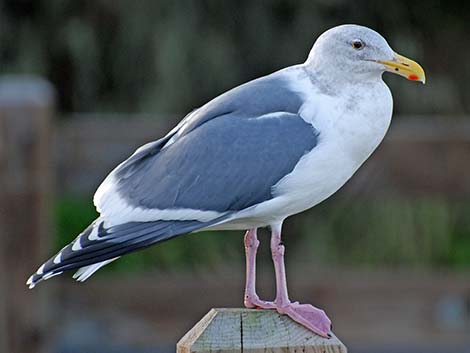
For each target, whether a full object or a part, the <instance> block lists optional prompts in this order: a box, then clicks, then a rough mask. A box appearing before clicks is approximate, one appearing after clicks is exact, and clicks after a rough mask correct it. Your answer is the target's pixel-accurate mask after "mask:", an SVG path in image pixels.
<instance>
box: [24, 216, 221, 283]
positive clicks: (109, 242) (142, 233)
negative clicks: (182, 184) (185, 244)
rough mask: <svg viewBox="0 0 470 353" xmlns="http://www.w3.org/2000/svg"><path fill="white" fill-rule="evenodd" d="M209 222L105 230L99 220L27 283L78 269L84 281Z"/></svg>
mask: <svg viewBox="0 0 470 353" xmlns="http://www.w3.org/2000/svg"><path fill="white" fill-rule="evenodd" d="M219 221H220V219H217V220H213V221H210V222H199V221H195V220H191V221H155V222H129V223H124V224H121V225H117V226H112V227H109V228H105V225H104V221H103V220H102V219H100V218H98V219H97V220H96V221H94V222H93V223H92V224H90V226H88V228H86V229H85V230H84V231H83V232H82V233H81V234H79V235H78V237H77V238H76V239H75V240H74V241H73V242H72V243H70V244H69V245H67V246H66V247H64V248H63V249H62V250H61V251H59V252H58V253H57V254H56V255H55V256H54V257H52V258H50V259H49V260H48V261H46V262H45V263H44V264H43V265H41V266H40V267H39V269H38V270H37V271H36V273H34V274H33V275H32V276H31V277H30V278H29V279H28V281H27V282H26V284H27V285H28V286H29V288H34V287H35V286H36V284H37V283H39V282H41V281H43V280H46V279H49V278H51V277H54V276H57V275H59V274H61V273H63V272H64V271H69V270H73V269H79V270H78V271H77V272H76V274H75V275H74V278H75V279H77V280H78V281H82V282H83V281H85V280H86V279H88V278H89V277H90V276H91V275H92V274H93V273H95V272H96V271H97V270H98V269H100V268H101V267H103V266H104V265H107V264H108V263H110V262H111V261H113V260H115V259H117V258H118V257H120V256H121V255H124V254H127V253H129V252H132V251H136V250H139V249H142V248H145V247H148V246H150V245H153V244H155V243H159V242H162V241H165V240H168V239H170V238H173V237H175V236H178V235H182V234H186V233H190V232H193V231H195V230H198V229H202V228H205V227H208V226H210V225H212V224H215V223H216V222H219Z"/></svg>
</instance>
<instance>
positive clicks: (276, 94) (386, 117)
mask: <svg viewBox="0 0 470 353" xmlns="http://www.w3.org/2000/svg"><path fill="white" fill-rule="evenodd" d="M386 71H388V72H392V73H395V74H398V75H400V76H404V77H405V78H407V79H409V80H412V81H420V82H422V83H424V82H425V74H424V70H423V69H422V68H421V66H420V65H419V64H417V63H416V62H414V61H412V60H410V59H408V58H406V57H404V56H401V55H399V54H397V53H395V52H394V51H393V50H392V49H391V48H390V46H389V45H388V44H387V41H386V40H385V39H384V38H383V37H382V36H381V35H380V34H378V33H377V32H375V31H374V30H372V29H369V28H367V27H363V26H359V25H341V26H337V27H334V28H332V29H329V30H327V31H326V32H324V33H323V34H322V35H320V36H319V37H318V39H317V40H316V42H315V44H314V45H313V48H312V50H311V51H310V54H309V55H308V58H307V60H306V61H305V62H304V63H303V64H299V65H294V66H290V67H287V68H284V69H281V70H279V71H277V72H274V73H272V74H270V75H267V76H264V77H261V78H258V79H255V80H253V81H250V82H247V83H245V84H242V85H240V86H238V87H235V88H233V89H231V90H229V91H227V92H225V93H223V94H221V95H220V96H218V97H216V98H214V99H213V100H211V101H209V102H208V103H206V104H205V105H203V106H201V107H200V108H198V109H195V110H194V111H192V112H190V113H189V114H188V115H186V116H185V117H184V119H183V120H182V121H181V122H180V123H179V124H178V125H177V126H176V127H175V128H174V129H173V130H171V131H170V132H169V133H168V134H167V135H166V136H164V137H162V138H160V139H159V140H156V141H154V142H150V143H148V144H146V145H144V146H142V147H140V148H139V149H137V150H136V151H135V153H134V154H132V155H131V156H130V157H129V158H128V159H127V160H125V161H124V162H122V163H121V164H119V165H118V166H117V167H116V168H115V169H114V170H113V171H112V172H111V173H110V174H109V175H108V176H107V177H106V178H105V180H104V181H103V183H102V184H101V185H100V186H99V188H98V190H97V191H96V194H95V196H94V204H95V206H96V209H97V211H98V212H99V213H100V216H99V217H98V218H97V219H96V220H95V221H94V222H93V223H92V224H90V225H89V226H88V227H87V228H86V229H85V230H84V231H83V232H82V233H81V234H79V235H78V236H77V238H76V239H75V240H74V241H73V242H71V243H70V244H69V245H67V246H65V247H64V248H63V249H62V250H61V251H59V253H57V254H56V255H55V256H53V257H52V258H51V259H50V260H48V261H47V262H45V263H44V264H43V265H41V266H40V267H39V269H38V270H37V271H36V273H34V274H33V275H32V276H31V277H30V278H29V279H28V281H27V285H28V286H29V287H30V288H33V287H34V286H35V285H36V284H37V283H38V282H40V281H43V280H46V279H49V278H51V277H53V276H57V275H59V274H61V273H63V272H64V271H68V270H77V271H76V272H75V274H74V276H73V277H74V278H75V279H76V280H78V281H85V280H86V279H88V278H89V277H90V276H91V275H92V274H93V273H95V272H96V271H97V270H98V269H100V268H101V267H103V266H104V265H106V264H108V263H110V262H111V261H114V260H116V259H117V258H119V257H120V256H122V255H124V254H126V253H129V252H132V251H136V250H139V249H142V248H145V247H148V246H151V245H154V244H156V243H159V242H162V241H164V240H168V239H171V238H174V237H176V236H178V235H182V234H187V233H193V232H199V231H206V230H246V233H245V237H244V246H245V252H246V286H245V295H244V304H245V306H246V307H247V308H262V309H273V310H277V311H278V312H279V313H280V314H286V315H288V316H289V317H291V318H292V319H293V320H295V321H296V322H298V323H300V324H301V325H303V326H305V327H307V328H308V329H310V330H311V331H313V332H315V333H316V334H318V335H320V336H323V337H331V333H330V332H331V329H332V326H331V321H330V319H329V318H328V316H327V315H326V314H325V312H324V311H323V310H321V309H319V308H316V307H314V306H312V305H310V304H300V303H298V302H292V301H291V300H290V299H289V295H288V291H287V281H286V271H285V265H284V251H285V248H284V245H283V243H282V241H281V229H282V224H283V222H284V220H285V219H286V218H287V217H289V216H292V215H294V214H297V213H299V212H302V211H305V210H307V209H309V208H311V207H313V206H315V205H317V204H319V203H320V202H322V201H323V200H325V199H327V198H328V197H329V196H331V195H332V194H334V193H335V192H336V191H338V190H339V189H340V188H341V187H342V186H343V185H344V184H345V183H346V182H347V181H348V180H349V179H350V178H351V177H352V175H353V174H354V173H355V172H356V170H358V168H359V167H360V166H361V165H362V164H363V163H364V162H365V161H366V159H367V158H368V157H369V156H370V155H371V153H372V152H373V151H374V150H375V149H376V147H377V146H378V145H379V143H380V142H381V141H382V139H383V138H384V136H385V133H386V132H387V129H388V127H389V125H390V122H391V117H392V107H393V100H392V95H391V93H390V90H389V88H388V87H387V85H386V84H385V83H384V82H383V80H382V74H383V73H384V72H386ZM261 227H269V229H270V231H271V241H270V247H271V253H272V259H273V262H274V270H275V277H276V296H275V299H274V301H266V300H261V299H260V298H259V297H258V295H257V294H256V288H255V282H256V252H257V249H258V246H259V241H258V239H257V229H258V228H261Z"/></svg>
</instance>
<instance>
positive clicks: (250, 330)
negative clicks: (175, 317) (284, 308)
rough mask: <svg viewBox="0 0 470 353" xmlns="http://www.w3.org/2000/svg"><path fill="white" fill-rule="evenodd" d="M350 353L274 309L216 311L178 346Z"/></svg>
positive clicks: (181, 349)
mask: <svg viewBox="0 0 470 353" xmlns="http://www.w3.org/2000/svg"><path fill="white" fill-rule="evenodd" d="M209 352H217V353H238V352H243V353H270V352H273V353H282V352H292V353H294V352H300V353H347V349H346V347H345V346H344V345H343V344H342V343H341V341H340V340H339V339H338V338H337V337H336V336H334V335H333V337H332V338H330V339H326V338H322V337H320V336H317V335H316V334H314V333H313V332H311V331H309V330H307V329H306V328H305V327H303V326H301V325H299V324H297V323H296V322H294V321H292V320H291V319H290V318H289V317H287V316H285V315H279V314H278V313H277V312H276V311H274V310H252V309H212V310H211V311H209V313H207V315H206V316H204V317H203V318H202V320H201V321H199V322H198V323H197V324H196V325H195V326H194V327H193V328H192V329H191V330H189V331H188V333H186V335H184V337H183V338H181V340H180V341H179V342H178V343H177V345H176V353H209Z"/></svg>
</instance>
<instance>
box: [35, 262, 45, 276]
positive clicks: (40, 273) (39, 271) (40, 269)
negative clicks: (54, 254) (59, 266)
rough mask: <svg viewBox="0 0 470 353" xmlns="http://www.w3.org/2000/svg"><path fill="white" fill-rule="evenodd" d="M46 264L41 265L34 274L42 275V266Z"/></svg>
mask: <svg viewBox="0 0 470 353" xmlns="http://www.w3.org/2000/svg"><path fill="white" fill-rule="evenodd" d="M45 265H46V264H42V265H41V267H39V268H38V270H37V271H36V274H37V275H42V274H43V273H44V266H45Z"/></svg>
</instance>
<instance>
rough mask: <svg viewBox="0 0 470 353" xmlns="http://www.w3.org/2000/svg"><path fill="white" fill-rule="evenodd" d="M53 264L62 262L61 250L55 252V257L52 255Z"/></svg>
mask: <svg viewBox="0 0 470 353" xmlns="http://www.w3.org/2000/svg"><path fill="white" fill-rule="evenodd" d="M53 262H54V263H55V264H60V263H61V262H62V251H61V252H59V253H58V254H57V256H56V257H54V261H53Z"/></svg>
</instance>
